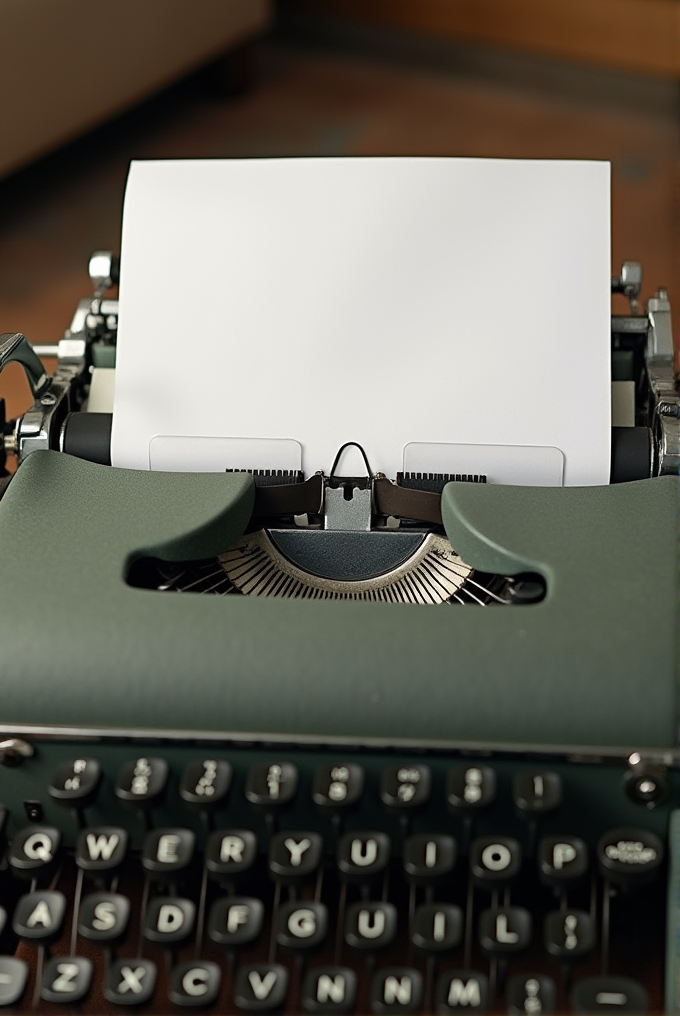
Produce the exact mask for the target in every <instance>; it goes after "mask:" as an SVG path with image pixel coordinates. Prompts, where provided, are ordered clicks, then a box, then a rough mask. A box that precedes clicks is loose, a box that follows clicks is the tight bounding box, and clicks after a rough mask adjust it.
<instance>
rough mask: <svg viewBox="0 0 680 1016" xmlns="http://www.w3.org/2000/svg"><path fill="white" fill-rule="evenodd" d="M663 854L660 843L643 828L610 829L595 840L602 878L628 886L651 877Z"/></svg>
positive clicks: (635, 884) (643, 881)
mask: <svg viewBox="0 0 680 1016" xmlns="http://www.w3.org/2000/svg"><path fill="white" fill-rule="evenodd" d="M663 856H664V849H663V843H662V842H661V840H660V839H659V837H658V836H656V835H655V834H654V833H650V832H648V831H647V830H646V829H637V828H634V827H625V828H620V829H612V830H610V831H609V832H608V833H605V834H604V836H603V837H602V838H601V839H600V841H599V842H598V844H597V860H598V864H599V866H600V870H601V871H602V874H603V875H604V876H605V878H607V879H609V881H610V882H613V883H614V885H619V886H626V887H628V888H631V889H632V888H633V887H635V886H640V885H646V884H647V882H649V881H650V880H651V879H652V878H653V877H654V873H655V872H656V869H657V868H658V867H659V866H660V865H661V863H662V862H663Z"/></svg>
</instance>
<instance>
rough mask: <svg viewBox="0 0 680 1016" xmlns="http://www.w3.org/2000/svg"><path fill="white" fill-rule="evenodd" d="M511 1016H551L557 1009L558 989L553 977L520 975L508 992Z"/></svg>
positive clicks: (510, 982) (512, 978)
mask: <svg viewBox="0 0 680 1016" xmlns="http://www.w3.org/2000/svg"><path fill="white" fill-rule="evenodd" d="M506 1002H507V1006H508V1013H509V1016H550V1014H551V1013H554V1012H555V1009H556V1007H557V988H556V986H555V982H554V981H553V980H552V978H551V977H544V976H543V975H542V974H519V975H516V976H515V977H511V978H510V980H509V981H508V987H507V991H506Z"/></svg>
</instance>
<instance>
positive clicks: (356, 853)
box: [337, 832, 390, 883]
mask: <svg viewBox="0 0 680 1016" xmlns="http://www.w3.org/2000/svg"><path fill="white" fill-rule="evenodd" d="M389 860H390V840H389V837H388V836H386V835H385V833H382V832H357V833H345V834H344V836H342V837H341V839H340V842H339V843H338V853H337V864H338V868H339V870H340V875H341V877H342V878H345V879H347V880H348V881H350V882H359V883H361V882H368V881H370V880H371V879H372V878H375V876H376V875H381V874H382V873H383V871H384V870H385V868H386V867H387V865H388V863H389Z"/></svg>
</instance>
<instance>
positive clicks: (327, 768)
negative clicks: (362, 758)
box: [312, 762, 364, 812]
mask: <svg viewBox="0 0 680 1016" xmlns="http://www.w3.org/2000/svg"><path fill="white" fill-rule="evenodd" d="M363 792H364V770H363V769H362V767H361V766H358V765H356V764H355V763H353V762H350V763H346V762H342V763H337V764H336V765H324V766H318V768H317V770H316V772H315V773H314V782H313V783H312V800H313V801H314V804H316V805H317V807H319V808H322V809H323V810H324V811H328V812H340V811H348V810H349V809H350V808H352V807H353V806H354V805H355V804H357V802H358V801H359V799H360V798H361V795H362V794H363Z"/></svg>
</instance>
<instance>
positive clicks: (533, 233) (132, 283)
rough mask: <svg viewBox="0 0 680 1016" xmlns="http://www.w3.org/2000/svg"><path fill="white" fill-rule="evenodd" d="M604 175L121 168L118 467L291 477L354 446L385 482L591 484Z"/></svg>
mask: <svg viewBox="0 0 680 1016" xmlns="http://www.w3.org/2000/svg"><path fill="white" fill-rule="evenodd" d="M609 176H610V171H609V165H608V164H607V163H594V162H557V161H515V160H503V159H498V160H495V159H488V160H487V159H444V158H425V159H422V158H418V159H416V158H362V159H358V158H357V159H355V158H349V159H271V160H214V161H191V160H190V161H167V162H136V163H133V164H132V166H131V169H130V176H129V180H128V185H127V191H126V197H125V209H124V216H123V242H122V250H121V281H120V323H119V333H118V354H117V372H116V390H115V403H114V416H113V436H112V461H113V463H114V465H118V466H130V467H134V468H138V469H149V468H152V469H176V470H190V471H191V470H193V471H222V470H224V469H231V468H241V469H243V468H245V469H300V468H302V469H303V470H304V472H305V474H307V475H310V474H312V473H313V472H315V471H316V470H323V471H324V472H326V473H328V472H329V470H330V468H331V465H332V462H333V459H334V457H335V454H336V452H337V450H338V448H339V447H340V446H341V445H342V444H343V443H344V442H347V441H356V442H359V443H360V444H361V445H362V446H363V448H364V449H365V451H366V454H367V457H368V460H369V463H370V466H371V469H372V470H373V471H374V472H377V471H381V472H383V473H385V474H386V475H387V476H389V477H392V478H394V477H395V475H396V473H397V472H398V471H400V470H402V469H403V468H404V466H405V467H406V469H407V470H410V471H428V472H429V471H436V472H454V473H455V472H466V473H467V472H483V473H486V474H487V475H488V478H489V480H490V481H491V482H503V483H535V484H546V485H550V484H555V483H558V484H559V483H562V482H563V483H566V484H595V483H607V482H608V479H609V461H610V441H611V437H610V402H609V399H610V388H609V383H610V366H609V357H610V353H609V331H610V298H609V282H610V239H609V229H610V226H609V222H610V211H609ZM475 446H477V447H479V448H480V453H479V458H478V460H477V459H476V458H475V451H474V448H475ZM477 461H478V462H479V465H478V466H477ZM341 466H342V467H343V468H341V469H340V472H341V473H342V474H344V475H347V474H353V475H358V474H359V473H361V472H365V470H364V469H362V468H359V463H357V462H356V460H352V459H351V456H350V457H349V458H347V459H343V461H342V463H341Z"/></svg>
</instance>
